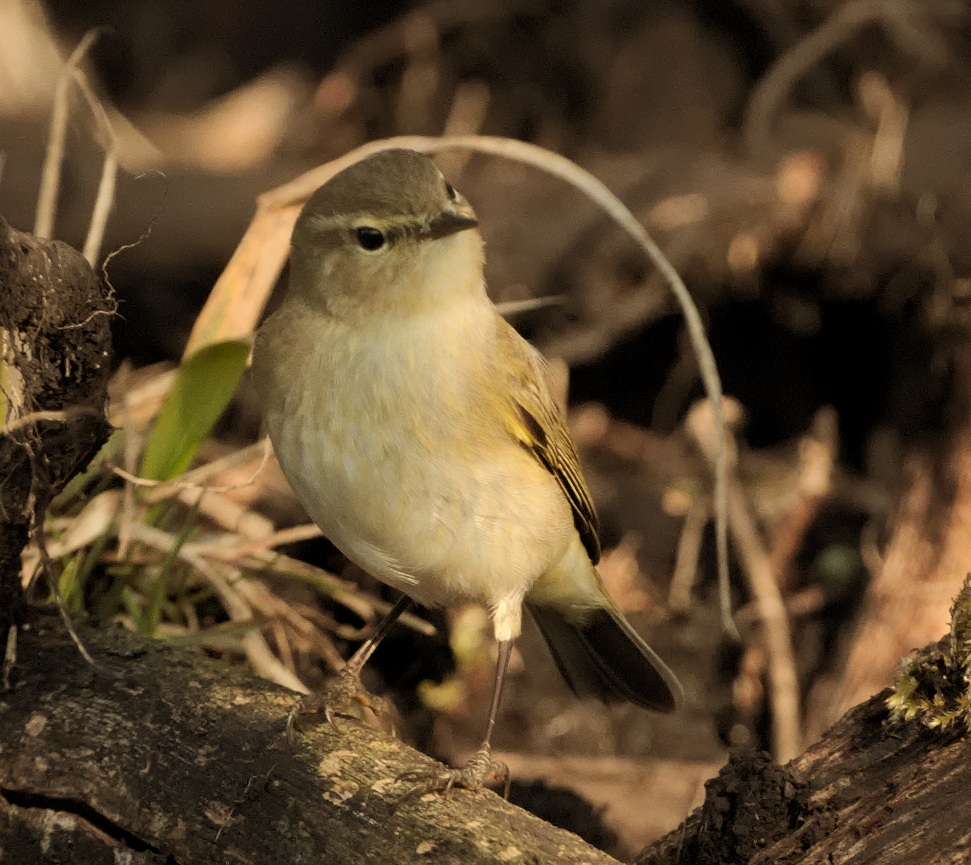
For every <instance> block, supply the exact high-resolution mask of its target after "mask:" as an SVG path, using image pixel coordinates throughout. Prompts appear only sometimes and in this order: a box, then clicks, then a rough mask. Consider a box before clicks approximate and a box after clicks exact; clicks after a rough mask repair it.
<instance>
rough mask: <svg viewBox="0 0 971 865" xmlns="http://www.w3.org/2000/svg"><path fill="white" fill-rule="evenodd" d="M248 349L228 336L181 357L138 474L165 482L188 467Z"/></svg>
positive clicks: (231, 388)
mask: <svg viewBox="0 0 971 865" xmlns="http://www.w3.org/2000/svg"><path fill="white" fill-rule="evenodd" d="M249 351H250V341H249V340H232V341H230V342H219V343H216V344H215V345H209V346H206V347H205V348H203V349H200V350H199V351H197V352H196V353H195V354H194V355H192V357H190V358H189V359H188V360H185V361H183V363H182V366H181V367H179V374H178V376H177V377H176V380H175V384H174V385H173V386H172V390H170V391H169V394H168V396H167V397H166V398H165V403H164V404H163V405H162V410H161V411H160V412H159V415H158V418H157V419H156V421H155V426H154V427H153V428H152V432H151V434H150V435H149V437H148V443H147V445H146V446H145V455H144V456H143V457H142V465H141V472H140V473H141V476H142V477H143V478H149V479H150V480H156V481H167V480H171V479H172V478H174V477H175V476H176V475H178V474H181V473H182V472H184V471H185V470H186V469H187V468H188V467H189V464H190V463H191V462H192V459H193V457H194V456H195V455H196V451H197V450H198V449H199V445H200V444H202V442H203V440H204V439H205V438H206V436H208V435H209V433H210V432H211V431H212V428H213V427H214V426H215V425H216V421H217V420H219V416H220V415H221V414H222V413H223V410H224V409H225V408H226V406H227V405H228V404H229V401H230V400H231V399H232V397H233V394H234V393H235V392H236V387H237V385H238V384H239V380H240V378H242V376H243V371H244V370H245V369H246V358H247V357H248V356H249Z"/></svg>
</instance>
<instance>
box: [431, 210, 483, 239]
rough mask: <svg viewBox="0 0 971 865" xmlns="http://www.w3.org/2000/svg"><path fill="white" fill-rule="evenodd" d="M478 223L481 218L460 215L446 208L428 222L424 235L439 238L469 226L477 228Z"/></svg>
mask: <svg viewBox="0 0 971 865" xmlns="http://www.w3.org/2000/svg"><path fill="white" fill-rule="evenodd" d="M478 224H479V220H477V219H476V218H475V217H472V216H460V215H459V214H457V213H452V212H451V211H449V210H444V211H442V212H441V213H440V214H439V215H438V216H436V217H435V218H434V219H433V220H431V221H430V222H429V223H428V228H427V230H426V231H423V232H422V235H423V236H424V237H428V238H430V239H432V240H438V239H439V238H442V237H448V236H449V235H450V234H456V233H457V232H459V231H465V230H466V229H467V228H475V227H476V226H477V225H478Z"/></svg>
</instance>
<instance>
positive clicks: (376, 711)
mask: <svg viewBox="0 0 971 865" xmlns="http://www.w3.org/2000/svg"><path fill="white" fill-rule="evenodd" d="M355 704H356V705H357V706H358V707H360V708H361V709H364V710H366V711H369V712H371V713H372V714H373V715H374V716H375V717H376V718H377V719H378V720H379V721H380V722H381V724H382V726H388V727H390V728H393V727H394V724H393V719H394V710H393V708H392V706H391V703H390V702H389V701H388V700H386V699H385V698H384V697H378V696H376V695H374V694H372V693H370V692H369V691H368V690H367V688H365V687H364V683H363V682H362V681H361V674H360V673H359V672H358V671H357V670H355V669H353V668H351V667H347V666H345V667H344V669H342V670H341V671H340V673H338V674H337V677H336V678H335V679H334V680H333V681H332V682H331V683H330V684H329V685H328V686H327V687H326V688H325V689H324V690H323V691H320V692H318V693H316V694H309V695H308V696H306V697H301V698H300V699H299V700H297V702H296V703H294V705H293V706H292V707H291V709H290V712H289V714H288V715H287V727H286V736H287V744H288V745H290V747H291V748H293V747H294V746H295V744H296V734H297V732H299V723H298V719H299V718H300V716H301V715H313V714H316V713H318V712H323V713H324V718H326V719H327V723H328V724H332V725H333V726H334V727H335V728H336V727H337V716H338V715H351V716H360V713H359V712H356V711H355V710H354V707H355ZM392 732H393V730H392Z"/></svg>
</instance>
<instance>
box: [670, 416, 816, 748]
mask: <svg viewBox="0 0 971 865" xmlns="http://www.w3.org/2000/svg"><path fill="white" fill-rule="evenodd" d="M685 426H686V428H687V429H688V431H689V433H690V434H691V435H692V436H693V437H694V439H695V441H697V442H698V446H699V448H700V449H701V451H702V453H703V454H704V455H705V457H706V458H707V459H708V460H709V461H712V460H713V456H714V454H713V451H714V446H713V441H712V440H713V438H714V430H713V429H712V424H711V418H710V415H709V414H708V404H706V403H699V404H698V405H696V406H695V407H694V408H692V409H691V411H690V412H689V413H688V419H687V421H686V422H685ZM725 444H726V445H728V446H730V451H731V453H732V454H733V455H734V454H735V453H736V450H735V447H734V444H735V442H734V439H731V440H730V441H726V443H725ZM728 523H729V525H730V526H731V530H732V537H733V538H734V540H735V547H736V549H737V550H738V556H739V559H740V560H741V563H742V570H743V571H744V573H745V575H746V576H747V577H748V581H749V588H750V589H751V591H752V594H753V595H754V596H755V599H756V602H757V603H758V608H759V615H760V618H761V621H762V626H763V629H764V633H765V647H766V651H767V652H768V656H769V685H770V687H769V700H770V704H771V708H772V751H773V757H774V758H775V760H776V761H777V762H779V763H787V762H788V761H789V760H791V759H793V758H794V757H797V756H798V755H799V754H800V753H801V751H802V729H801V725H800V721H799V683H798V679H797V676H796V663H795V657H794V654H793V650H792V635H791V633H790V629H789V619H788V616H787V613H786V608H785V604H784V603H783V600H782V593H781V592H780V591H779V584H778V582H777V581H776V575H775V573H774V572H773V570H772V564H771V562H770V560H769V554H768V552H766V549H765V545H764V544H763V542H762V539H761V538H760V537H759V532H758V529H757V528H756V526H755V521H754V520H753V518H752V514H751V512H750V511H749V508H748V504H747V503H746V500H745V492H744V490H743V488H742V485H741V483H740V482H739V480H738V477H737V475H736V472H735V464H734V460H733V461H732V465H731V468H730V471H729V478H728Z"/></svg>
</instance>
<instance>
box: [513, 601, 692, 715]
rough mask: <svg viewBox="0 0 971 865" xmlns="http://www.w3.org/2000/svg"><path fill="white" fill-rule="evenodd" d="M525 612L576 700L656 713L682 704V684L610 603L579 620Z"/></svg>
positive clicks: (547, 611)
mask: <svg viewBox="0 0 971 865" xmlns="http://www.w3.org/2000/svg"><path fill="white" fill-rule="evenodd" d="M527 607H528V609H529V611H530V613H532V615H533V618H534V619H535V620H536V624H537V625H538V626H539V629H540V632H541V633H542V634H543V637H544V638H545V639H546V643H547V645H549V647H550V652H551V653H552V655H553V660H554V661H556V666H557V667H558V668H559V670H560V672H561V673H562V674H563V678H564V679H566V682H567V684H568V685H569V686H570V689H571V690H572V691H573V693H574V694H576V695H577V696H578V697H597V698H598V699H600V700H602V701H603V702H604V703H621V702H628V703H633V704H634V705H636V706H641V707H642V708H644V709H653V710H654V711H655V712H673V711H675V710H676V709H677V708H678V707H679V706H680V705H681V701H682V699H683V698H684V691H683V689H682V687H681V683H680V682H679V681H678V680H677V678H676V677H675V675H674V673H672V672H671V670H669V669H668V666H667V665H666V664H665V663H664V661H662V660H661V659H660V658H659V657H658V656H657V654H656V653H655V652H654V651H653V650H652V649H651V647H650V646H648V645H647V643H645V642H644V641H643V640H642V639H641V638H640V636H638V634H637V632H636V631H635V630H634V629H633V628H632V627H631V625H630V622H628V621H627V619H625V618H624V616H623V614H622V613H621V612H620V610H618V609H617V608H616V607H614V606H613V604H610V603H609V602H608V605H607V606H605V607H601V608H597V609H592V610H584V611H583V613H582V614H580V615H576V614H572V615H567V614H565V613H564V612H562V611H561V610H558V609H556V608H555V607H551V606H545V605H538V604H535V603H533V604H530V603H527Z"/></svg>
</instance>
